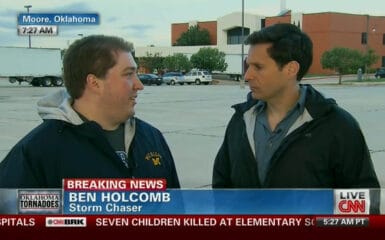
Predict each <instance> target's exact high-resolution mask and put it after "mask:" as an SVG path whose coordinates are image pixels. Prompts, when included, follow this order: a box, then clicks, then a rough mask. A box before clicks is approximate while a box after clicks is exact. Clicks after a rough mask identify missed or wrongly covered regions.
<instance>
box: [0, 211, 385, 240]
mask: <svg viewBox="0 0 385 240" xmlns="http://www.w3.org/2000/svg"><path fill="white" fill-rule="evenodd" d="M0 233H1V239H20V238H23V239H55V240H56V239H68V238H70V237H71V238H73V237H76V239H80V238H81V239H96V238H97V239H99V238H102V237H106V238H111V237H124V238H128V237H130V238H131V237H133V236H136V235H138V236H140V237H144V236H154V237H156V238H157V239H159V238H160V236H162V237H161V238H162V239H163V236H165V235H159V234H167V233H170V234H171V233H172V237H186V236H187V235H186V234H188V236H195V235H201V234H203V235H202V236H205V237H213V238H215V239H218V238H219V237H220V238H225V239H226V238H232V239H239V237H240V236H241V235H247V234H250V233H252V234H254V233H255V234H258V235H253V236H255V237H257V236H258V237H262V236H266V237H269V238H275V237H285V238H287V237H288V234H289V235H290V234H294V236H295V238H296V239H309V238H310V239H325V237H333V238H334V239H335V238H339V237H340V238H341V239H342V238H343V239H373V238H376V239H382V238H383V236H385V215H374V216H365V215H364V216H356V215H355V216H341V215H334V216H260V215H239V216H238V215H199V216H198V215H176V216H174V215H156V216H155V215H140V216H138V215H136V216H127V215H122V216H116V215H114V216H110V215H100V216H95V215H92V216H68V215H57V216H53V215H2V216H0ZM127 233H129V235H127Z"/></svg>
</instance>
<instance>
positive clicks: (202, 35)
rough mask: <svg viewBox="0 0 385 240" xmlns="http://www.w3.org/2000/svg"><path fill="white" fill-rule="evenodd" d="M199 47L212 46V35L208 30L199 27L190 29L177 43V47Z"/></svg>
mask: <svg viewBox="0 0 385 240" xmlns="http://www.w3.org/2000/svg"><path fill="white" fill-rule="evenodd" d="M199 45H210V33H209V31H207V29H200V28H199V26H198V25H196V26H191V27H189V29H188V30H187V31H186V32H184V33H182V35H181V36H180V37H179V38H178V39H177V40H176V43H175V46H199Z"/></svg>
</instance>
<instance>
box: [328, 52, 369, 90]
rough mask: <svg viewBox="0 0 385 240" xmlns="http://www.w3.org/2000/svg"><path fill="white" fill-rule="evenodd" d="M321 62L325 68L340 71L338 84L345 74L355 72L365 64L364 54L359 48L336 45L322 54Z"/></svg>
mask: <svg viewBox="0 0 385 240" xmlns="http://www.w3.org/2000/svg"><path fill="white" fill-rule="evenodd" d="M321 64H322V68H324V69H325V68H326V69H332V70H335V71H336V72H338V76H339V80H338V84H341V81H342V75H343V74H347V73H355V72H356V71H357V69H358V68H359V67H361V66H363V64H364V56H363V55H362V54H361V53H360V52H359V51H358V50H353V49H349V48H342V47H336V48H333V49H331V50H330V51H326V52H324V53H323V54H322V57H321Z"/></svg>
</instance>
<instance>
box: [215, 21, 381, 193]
mask: <svg viewBox="0 0 385 240" xmlns="http://www.w3.org/2000/svg"><path fill="white" fill-rule="evenodd" d="M246 42H247V43H248V44H250V50H249V53H248V58H247V64H248V65H249V67H248V69H247V71H246V73H245V79H246V80H248V82H249V86H250V90H251V92H250V94H249V96H248V100H247V102H245V103H241V104H237V105H235V106H233V107H234V109H235V113H234V115H233V116H232V118H231V120H230V123H229V124H228V127H227V130H226V134H225V139H224V142H223V144H222V146H221V148H220V150H219V152H218V154H217V157H216V159H215V163H214V170H213V181H212V184H213V188H379V182H378V180H377V176H376V173H375V171H374V168H373V164H372V161H371V158H370V154H369V151H368V147H367V145H366V143H365V139H364V136H363V135H362V132H361V130H360V127H359V125H358V123H357V122H356V120H355V119H354V118H353V117H352V116H351V115H350V114H349V113H348V112H346V111H345V110H343V109H342V108H340V107H339V106H337V104H336V102H335V101H334V100H333V99H326V98H325V97H323V96H322V95H321V94H320V93H319V92H317V91H316V90H315V89H314V88H313V87H311V86H310V85H301V84H299V81H300V80H301V79H302V77H303V76H304V75H305V73H306V72H307V71H308V69H309V67H310V65H311V63H312V58H313V56H312V42H311V40H310V38H309V37H308V36H307V35H306V34H305V33H303V32H302V31H301V30H300V29H299V28H297V27H296V26H294V25H292V24H276V25H273V26H270V27H267V28H264V29H262V30H261V31H259V32H255V33H253V34H251V35H250V36H249V37H248V39H247V40H246Z"/></svg>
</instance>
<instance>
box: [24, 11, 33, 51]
mask: <svg viewBox="0 0 385 240" xmlns="http://www.w3.org/2000/svg"><path fill="white" fill-rule="evenodd" d="M24 7H25V8H26V9H27V13H29V9H30V8H31V7H32V5H24ZM28 47H29V48H31V34H28Z"/></svg>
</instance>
